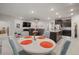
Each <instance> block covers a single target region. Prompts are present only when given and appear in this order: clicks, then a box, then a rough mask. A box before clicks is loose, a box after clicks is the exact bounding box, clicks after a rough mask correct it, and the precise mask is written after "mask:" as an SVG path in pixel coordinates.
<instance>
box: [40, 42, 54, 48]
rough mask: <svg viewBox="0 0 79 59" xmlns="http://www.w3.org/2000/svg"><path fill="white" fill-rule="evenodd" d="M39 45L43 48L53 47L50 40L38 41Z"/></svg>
mask: <svg viewBox="0 0 79 59" xmlns="http://www.w3.org/2000/svg"><path fill="white" fill-rule="evenodd" d="M40 46H42V47H43V48H51V47H53V44H52V43H51V42H48V41H44V42H42V43H40Z"/></svg>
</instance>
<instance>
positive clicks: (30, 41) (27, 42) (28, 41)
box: [21, 40, 32, 45]
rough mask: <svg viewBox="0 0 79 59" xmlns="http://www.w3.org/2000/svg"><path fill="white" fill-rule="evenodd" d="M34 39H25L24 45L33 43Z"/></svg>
mask: <svg viewBox="0 0 79 59" xmlns="http://www.w3.org/2000/svg"><path fill="white" fill-rule="evenodd" d="M31 43H32V40H24V41H22V42H21V44H22V45H27V44H31Z"/></svg>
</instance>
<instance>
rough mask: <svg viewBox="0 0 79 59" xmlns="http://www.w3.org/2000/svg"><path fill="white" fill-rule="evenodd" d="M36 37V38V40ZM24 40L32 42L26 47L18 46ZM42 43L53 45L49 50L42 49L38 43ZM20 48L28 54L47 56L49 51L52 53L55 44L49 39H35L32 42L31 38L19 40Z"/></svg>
mask: <svg viewBox="0 0 79 59" xmlns="http://www.w3.org/2000/svg"><path fill="white" fill-rule="evenodd" d="M37 37H38V36H36V38H37ZM24 40H32V41H33V42H32V43H31V44H28V45H22V44H20V43H21V42H22V41H24ZM44 41H48V42H51V43H52V44H53V46H52V47H51V48H44V47H42V46H40V43H41V42H44ZM18 42H19V44H20V46H21V47H22V48H23V49H24V50H25V51H26V52H28V53H29V54H37V55H38V54H40V55H41V54H42V55H43V54H49V53H51V51H53V49H54V48H55V46H56V43H55V42H54V41H53V40H51V39H49V38H45V39H36V40H34V39H33V38H26V39H24V38H20V40H18Z"/></svg>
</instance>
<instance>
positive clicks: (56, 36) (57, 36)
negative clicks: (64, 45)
mask: <svg viewBox="0 0 79 59" xmlns="http://www.w3.org/2000/svg"><path fill="white" fill-rule="evenodd" d="M61 38H62V32H61V31H59V32H50V39H52V40H54V41H55V42H56V43H57V42H58V41H59V40H60V39H61Z"/></svg>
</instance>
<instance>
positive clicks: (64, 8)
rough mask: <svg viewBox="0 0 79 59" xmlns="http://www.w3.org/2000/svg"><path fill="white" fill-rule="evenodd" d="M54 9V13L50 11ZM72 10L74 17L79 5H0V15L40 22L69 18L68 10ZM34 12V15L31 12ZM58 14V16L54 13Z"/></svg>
mask: <svg viewBox="0 0 79 59" xmlns="http://www.w3.org/2000/svg"><path fill="white" fill-rule="evenodd" d="M51 8H54V11H50V9H51ZM71 8H73V9H74V11H72V12H73V13H74V15H76V14H79V4H77V3H75V4H72V3H0V13H1V14H6V15H11V16H15V17H23V18H25V19H32V18H33V17H36V18H39V19H41V20H48V17H49V18H50V19H51V20H52V19H55V18H58V17H59V16H61V17H69V16H70V13H72V12H71V11H70V9H71ZM32 10H33V11H34V14H32V13H31V11H32ZM56 12H58V13H59V15H56V14H55V13H56Z"/></svg>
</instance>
